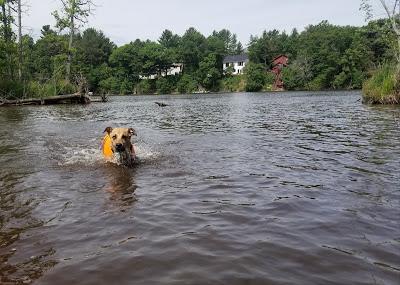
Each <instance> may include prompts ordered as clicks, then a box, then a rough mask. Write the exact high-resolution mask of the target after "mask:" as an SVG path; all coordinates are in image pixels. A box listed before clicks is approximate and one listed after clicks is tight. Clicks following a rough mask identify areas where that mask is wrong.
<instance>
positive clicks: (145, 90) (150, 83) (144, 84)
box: [136, 79, 156, 94]
mask: <svg viewBox="0 0 400 285" xmlns="http://www.w3.org/2000/svg"><path fill="white" fill-rule="evenodd" d="M136 89H137V93H138V94H154V93H156V80H155V79H143V80H141V81H140V82H139V83H138V84H137V85H136Z"/></svg>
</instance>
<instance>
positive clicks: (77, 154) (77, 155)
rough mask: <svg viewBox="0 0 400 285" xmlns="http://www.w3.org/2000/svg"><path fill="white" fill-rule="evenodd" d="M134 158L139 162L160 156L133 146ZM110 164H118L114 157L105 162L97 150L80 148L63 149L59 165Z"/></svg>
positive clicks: (148, 149) (142, 147)
mask: <svg viewBox="0 0 400 285" xmlns="http://www.w3.org/2000/svg"><path fill="white" fill-rule="evenodd" d="M135 150H136V156H137V158H138V161H139V162H145V161H152V160H154V159H156V158H158V157H159V156H160V153H159V152H156V151H154V150H152V148H151V147H150V146H148V145H135ZM106 162H111V163H115V164H119V163H118V160H117V158H116V157H114V158H113V159H111V160H105V159H104V157H103V155H102V153H101V150H100V149H97V148H88V149H84V148H82V147H80V146H75V147H64V154H63V155H62V158H61V161H60V162H59V163H58V164H59V165H75V164H84V165H94V164H98V163H106Z"/></svg>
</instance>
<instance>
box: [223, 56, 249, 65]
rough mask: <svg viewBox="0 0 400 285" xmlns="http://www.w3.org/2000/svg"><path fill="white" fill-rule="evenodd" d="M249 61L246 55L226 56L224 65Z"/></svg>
mask: <svg viewBox="0 0 400 285" xmlns="http://www.w3.org/2000/svg"><path fill="white" fill-rule="evenodd" d="M247 60H249V56H248V55H247V54H236V55H227V56H225V57H224V63H227V62H242V61H247Z"/></svg>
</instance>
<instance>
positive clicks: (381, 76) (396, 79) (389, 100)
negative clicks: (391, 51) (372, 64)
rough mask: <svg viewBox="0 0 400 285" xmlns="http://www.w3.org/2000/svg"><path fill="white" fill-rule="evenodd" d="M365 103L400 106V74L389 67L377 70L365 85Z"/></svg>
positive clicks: (392, 67)
mask: <svg viewBox="0 0 400 285" xmlns="http://www.w3.org/2000/svg"><path fill="white" fill-rule="evenodd" d="M363 102H364V103H367V104H400V72H399V71H396V68H395V67H394V66H388V65H385V66H383V67H381V68H379V69H377V70H376V71H375V72H374V73H373V75H372V77H371V78H370V79H368V80H367V81H366V82H365V83H364V85H363Z"/></svg>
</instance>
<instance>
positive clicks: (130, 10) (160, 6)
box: [23, 0, 365, 45]
mask: <svg viewBox="0 0 400 285" xmlns="http://www.w3.org/2000/svg"><path fill="white" fill-rule="evenodd" d="M23 1H24V2H25V3H26V4H28V6H29V7H28V12H27V14H26V15H25V17H24V22H23V25H24V27H25V31H26V32H27V33H30V34H31V35H32V36H33V37H34V38H37V37H38V36H39V35H40V29H41V27H42V26H43V25H46V24H51V25H54V18H53V16H52V15H51V12H52V11H54V10H56V9H57V8H59V7H60V5H59V3H60V1H59V0H23ZM93 2H94V3H96V5H97V7H96V8H95V11H94V15H92V16H91V17H90V18H89V24H88V26H91V27H95V28H97V29H101V30H102V31H103V32H104V33H105V34H106V35H107V36H108V37H110V38H111V40H112V41H114V42H115V43H116V44H118V45H121V44H124V43H128V42H130V41H133V40H135V39H136V38H140V39H142V40H144V39H151V40H157V39H158V38H159V37H160V35H161V33H162V31H163V30H164V29H170V30H172V31H173V32H175V33H177V34H180V35H182V34H183V33H184V32H185V30H186V29H187V28H189V27H195V28H196V29H198V30H199V31H200V32H202V33H203V34H205V35H209V34H210V33H211V32H212V31H213V30H221V29H224V28H227V29H229V30H230V31H231V32H234V33H236V34H237V35H238V39H239V40H240V41H241V42H242V43H243V44H244V45H247V43H248V41H249V38H250V35H252V34H253V35H259V34H260V33H261V32H262V31H263V30H265V29H266V30H272V29H278V30H281V31H283V30H286V31H287V32H290V31H291V30H292V29H293V28H297V29H298V30H299V31H301V30H303V29H304V27H305V26H307V25H309V24H317V23H319V22H321V21H322V20H328V21H329V22H330V23H333V24H337V25H356V26H360V25H363V24H364V23H365V22H364V15H363V13H362V12H360V11H359V7H360V2H361V0H93Z"/></svg>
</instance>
